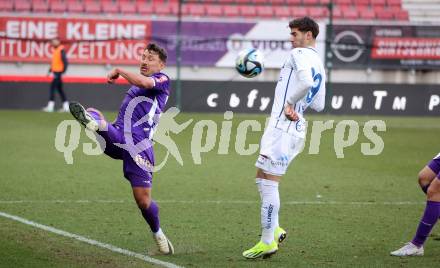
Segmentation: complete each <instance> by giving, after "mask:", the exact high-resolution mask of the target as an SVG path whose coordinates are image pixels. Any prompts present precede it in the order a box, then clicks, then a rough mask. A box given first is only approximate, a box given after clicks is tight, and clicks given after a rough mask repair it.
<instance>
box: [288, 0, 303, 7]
mask: <svg viewBox="0 0 440 268" xmlns="http://www.w3.org/2000/svg"><path fill="white" fill-rule="evenodd" d="M301 3H302V0H286V4H288V5H290V6H292V5H299V4H301Z"/></svg>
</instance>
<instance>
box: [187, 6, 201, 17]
mask: <svg viewBox="0 0 440 268" xmlns="http://www.w3.org/2000/svg"><path fill="white" fill-rule="evenodd" d="M188 13H189V15H191V16H198V17H202V16H204V15H205V6H204V5H201V4H188Z"/></svg>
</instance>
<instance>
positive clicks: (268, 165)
mask: <svg viewBox="0 0 440 268" xmlns="http://www.w3.org/2000/svg"><path fill="white" fill-rule="evenodd" d="M285 130H286V128H282V127H279V124H277V122H276V119H271V120H270V121H269V124H268V126H267V128H266V130H265V131H264V134H263V137H262V138H261V144H260V155H259V157H258V159H257V162H256V163H255V166H256V167H257V168H260V169H262V170H263V171H264V173H267V174H270V175H275V176H282V175H284V174H285V173H286V170H287V167H288V166H289V164H290V162H291V161H292V160H293V159H294V158H295V157H296V156H297V155H298V154H299V153H301V152H302V150H303V149H304V143H305V135H302V134H303V133H300V135H294V134H293V133H291V132H290V131H289V132H287V131H285ZM303 131H305V130H303ZM296 134H298V133H296Z"/></svg>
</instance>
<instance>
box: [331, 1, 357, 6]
mask: <svg viewBox="0 0 440 268" xmlns="http://www.w3.org/2000/svg"><path fill="white" fill-rule="evenodd" d="M333 3H334V4H336V5H346V6H348V5H351V4H352V2H351V0H335V1H333ZM355 3H356V0H355Z"/></svg>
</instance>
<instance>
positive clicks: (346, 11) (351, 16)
mask: <svg viewBox="0 0 440 268" xmlns="http://www.w3.org/2000/svg"><path fill="white" fill-rule="evenodd" d="M342 16H343V18H344V19H347V20H355V19H358V18H359V14H358V11H357V9H354V8H343V9H342Z"/></svg>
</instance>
